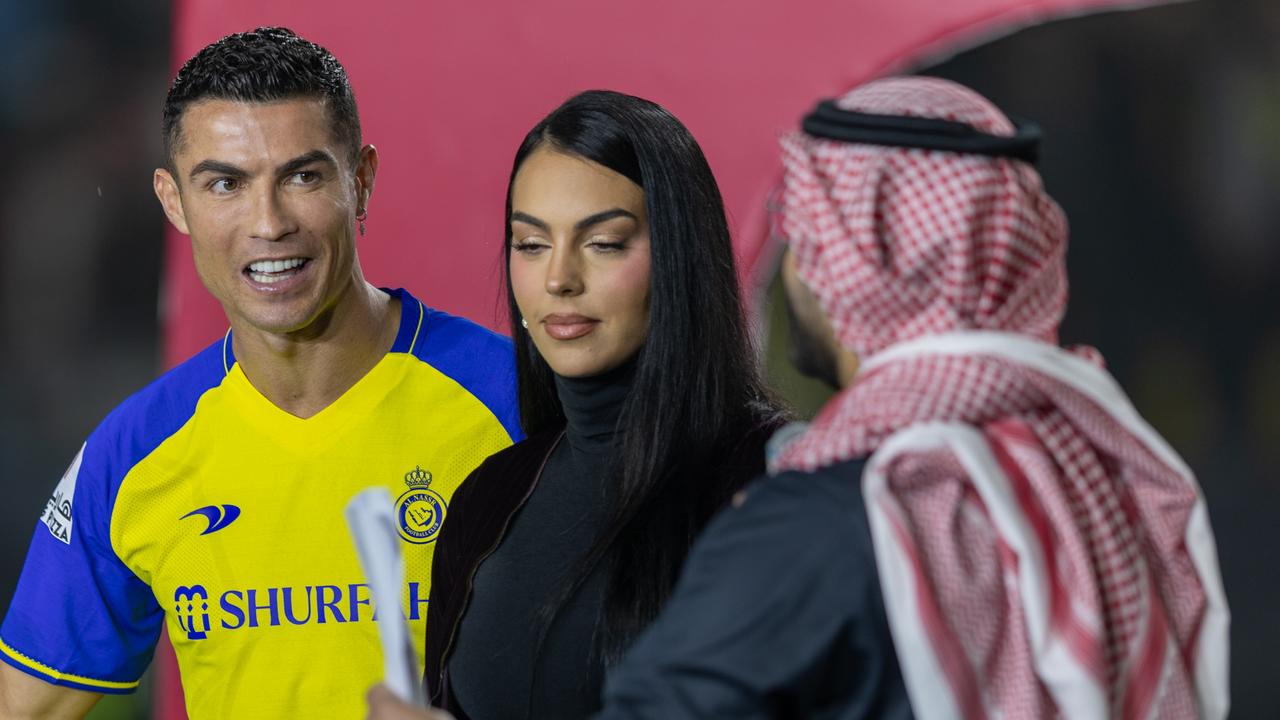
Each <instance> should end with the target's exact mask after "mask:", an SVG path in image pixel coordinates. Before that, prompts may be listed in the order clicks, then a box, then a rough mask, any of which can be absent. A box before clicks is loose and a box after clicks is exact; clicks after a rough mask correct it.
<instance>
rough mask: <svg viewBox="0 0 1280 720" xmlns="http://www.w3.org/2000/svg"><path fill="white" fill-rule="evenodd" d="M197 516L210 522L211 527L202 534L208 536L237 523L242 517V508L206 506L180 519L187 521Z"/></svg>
mask: <svg viewBox="0 0 1280 720" xmlns="http://www.w3.org/2000/svg"><path fill="white" fill-rule="evenodd" d="M197 515H198V516H201V517H203V518H205V519H206V520H208V521H209V527H207V528H205V530H204V532H202V533H200V534H201V535H208V534H209V533H214V532H218V531H219V530H221V529H222V528H224V527H226V526H228V525H230V524H231V523H233V522H235V521H236V518H238V517H240V508H238V507H236V506H235V505H206V506H205V507H202V508H196V509H195V510H192V511H191V512H189V513H187V514H186V515H183V516H182V517H180V518H178V519H179V520H186V519H187V518H189V517H194V516H197Z"/></svg>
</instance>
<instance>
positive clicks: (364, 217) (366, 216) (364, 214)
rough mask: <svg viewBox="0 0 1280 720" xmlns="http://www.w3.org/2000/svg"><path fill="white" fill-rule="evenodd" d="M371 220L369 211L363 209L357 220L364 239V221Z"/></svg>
mask: <svg viewBox="0 0 1280 720" xmlns="http://www.w3.org/2000/svg"><path fill="white" fill-rule="evenodd" d="M368 219H369V209H368V208H361V209H360V213H359V214H358V215H356V220H359V221H360V237H364V221H365V220H368Z"/></svg>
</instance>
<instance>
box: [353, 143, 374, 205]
mask: <svg viewBox="0 0 1280 720" xmlns="http://www.w3.org/2000/svg"><path fill="white" fill-rule="evenodd" d="M377 175H378V148H376V147H374V146H372V145H365V146H364V147H362V148H360V157H359V159H358V160H356V212H357V214H358V213H360V212H361V211H366V210H368V209H369V198H370V197H372V196H373V181H374V179H375V178H376V177H377Z"/></svg>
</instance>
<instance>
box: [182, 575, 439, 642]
mask: <svg viewBox="0 0 1280 720" xmlns="http://www.w3.org/2000/svg"><path fill="white" fill-rule="evenodd" d="M405 589H406V590H407V594H408V600H409V605H408V611H409V612H408V618H409V620H419V619H421V618H423V617H425V615H426V609H427V608H426V606H427V597H426V592H425V591H426V588H424V587H423V584H422V583H418V582H411V583H408V584H407V586H406V588H405ZM210 597H213V595H212V594H211V593H210V592H209V590H208V589H207V588H206V587H205V586H204V585H189V586H188V585H183V586H180V587H179V588H177V589H176V590H175V591H174V593H173V605H174V608H173V609H174V613H175V614H176V615H177V618H178V626H179V627H181V628H182V630H183V632H185V633H186V635H187V639H188V640H205V639H207V638H208V637H209V635H210V634H211V633H212V634H218V633H221V632H224V631H227V632H230V631H244V630H253V629H257V628H267V627H288V626H296V625H327V624H337V623H351V622H371V621H376V620H377V619H378V613H377V609H376V608H374V607H373V596H372V593H371V592H370V591H369V586H368V585H367V584H365V583H348V584H345V585H305V586H294V587H263V588H242V589H235V590H226V591H224V592H222V593H221V594H220V595H217V601H216V603H214V602H211V601H210V599H209V598H210Z"/></svg>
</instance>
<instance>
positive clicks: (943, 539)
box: [774, 78, 1228, 720]
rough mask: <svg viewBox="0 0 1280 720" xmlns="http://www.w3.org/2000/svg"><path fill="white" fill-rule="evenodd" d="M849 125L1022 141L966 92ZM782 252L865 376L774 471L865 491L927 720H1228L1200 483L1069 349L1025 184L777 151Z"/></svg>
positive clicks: (889, 152) (1054, 240)
mask: <svg viewBox="0 0 1280 720" xmlns="http://www.w3.org/2000/svg"><path fill="white" fill-rule="evenodd" d="M838 104H839V105H840V106H841V107H844V108H845V109H849V110H857V111H861V112H865V113H876V114H884V115H911V116H919V117H931V118H943V119H948V120H954V121H959V122H964V123H967V124H969V125H971V126H974V127H976V128H978V129H980V130H983V131H985V132H988V133H991V134H997V135H1011V134H1013V131H1014V128H1013V126H1012V124H1011V123H1010V122H1009V121H1008V119H1006V118H1005V117H1004V116H1003V115H1002V114H1001V113H1000V112H999V111H998V110H997V109H996V108H995V107H994V106H993V105H991V104H990V103H989V102H987V101H986V100H985V99H983V98H982V97H980V96H979V95H977V94H976V93H973V92H972V91H970V90H968V89H966V88H963V87H961V86H958V85H955V84H954V83H950V82H946V81H942V80H937V79H932V78H895V79H887V80H881V81H877V82H873V83H870V84H868V85H865V86H863V87H861V88H859V89H857V90H854V91H853V92H851V93H849V94H848V95H846V96H845V97H844V98H842V99H841V100H840V101H838ZM782 145H783V160H784V165H785V168H786V175H785V179H784V186H783V197H782V203H783V218H782V229H783V232H784V233H785V235H786V236H787V237H788V238H789V241H790V246H791V251H792V254H793V255H794V256H795V260H796V268H797V272H798V273H799V275H800V277H801V278H802V279H803V280H804V281H805V283H806V284H807V285H808V286H809V287H810V288H811V289H812V290H813V292H814V294H815V295H816V296H817V298H818V300H819V302H820V303H821V304H822V307H823V310H824V311H825V313H826V315H827V317H828V318H829V319H830V320H831V323H832V327H833V329H834V330H835V333H836V336H837V339H838V340H839V342H841V343H842V344H843V345H844V347H846V348H848V349H850V350H852V351H854V352H855V353H857V354H858V356H859V357H860V358H861V359H862V367H861V369H860V371H859V373H858V375H857V377H856V378H855V380H854V382H853V383H852V385H850V386H849V387H848V388H846V389H845V390H844V391H843V392H842V393H841V394H840V395H838V396H837V397H836V398H834V399H833V400H832V401H831V402H830V403H829V404H828V405H827V406H826V407H824V408H823V410H822V412H821V414H820V415H819V416H818V418H817V419H816V420H815V421H814V422H813V424H812V425H811V426H810V428H809V429H808V430H807V431H806V432H805V434H804V435H802V436H801V437H799V438H798V439H797V440H796V441H795V442H793V443H792V444H791V445H789V446H788V447H787V448H786V449H785V450H784V451H783V452H782V454H781V455H780V456H779V457H778V458H777V459H776V460H775V462H774V469H775V470H782V469H799V470H813V469H816V468H818V467H822V466H826V465H830V464H834V463H836V462H840V461H843V460H848V459H853V458H857V457H865V456H868V455H870V456H871V459H870V460H869V461H868V464H867V470H866V472H865V474H864V476H863V490H864V494H865V496H866V499H867V503H866V504H867V512H868V517H869V519H870V522H871V527H872V534H873V539H874V544H875V548H876V557H877V565H878V572H879V575H880V577H881V581H882V583H881V584H882V586H883V588H884V594H885V601H886V610H887V612H888V615H889V620H890V625H891V629H892V631H893V636H894V643H895V646H896V647H897V650H898V654H899V658H900V662H901V665H902V669H903V675H904V678H905V680H906V683H907V688H908V692H909V694H910V697H911V700H912V706H913V709H914V710H915V712H916V714H917V716H919V717H922V718H943V717H954V718H965V719H966V720H969V719H973V718H987V717H991V718H999V717H1004V718H1023V717H1036V718H1038V717H1067V718H1111V717H1115V718H1126V719H1129V718H1134V719H1137V718H1142V719H1145V718H1157V717H1158V718H1189V717H1209V718H1220V717H1224V716H1225V715H1226V712H1227V707H1228V691H1227V623H1228V616H1227V608H1226V601H1225V597H1224V595H1223V591H1222V584H1221V578H1220V576H1219V572H1218V568H1217V555H1216V550H1215V548H1214V542H1213V536H1212V532H1211V531H1210V529H1209V525H1208V517H1207V513H1206V511H1205V508H1204V503H1203V499H1202V497H1201V494H1200V492H1199V489H1198V486H1197V484H1196V481H1195V478H1194V476H1193V475H1192V473H1191V471H1190V470H1189V469H1188V468H1187V467H1186V465H1185V464H1184V463H1183V462H1182V460H1181V459H1179V458H1178V456H1177V454H1176V453H1175V452H1174V451H1173V450H1172V449H1171V448H1169V447H1168V445H1167V444H1166V443H1165V442H1164V441H1163V440H1162V439H1161V438H1160V437H1159V435H1158V434H1156V433H1155V432H1154V430H1152V429H1151V428H1150V426H1148V425H1147V424H1146V423H1145V422H1144V421H1143V420H1142V418H1141V417H1139V416H1138V414H1137V413H1136V411H1134V410H1133V407H1132V406H1131V405H1130V404H1129V402H1128V400H1127V398H1126V397H1125V396H1124V393H1123V392H1122V391H1121V390H1120V388H1119V387H1118V386H1117V385H1116V384H1115V382H1114V380H1112V379H1111V377H1110V376H1109V375H1108V374H1107V373H1106V372H1105V371H1104V370H1103V369H1102V367H1101V358H1100V356H1098V355H1097V353H1096V352H1095V351H1092V350H1090V349H1085V350H1078V351H1075V352H1067V351H1065V350H1062V349H1060V348H1059V347H1057V344H1056V343H1057V327H1058V323H1059V321H1060V320H1061V318H1062V315H1063V312H1064V311H1065V306H1066V294H1067V289H1066V288H1067V283H1066V270H1065V250H1066V237H1067V229H1066V221H1065V218H1064V216H1063V213H1062V211H1061V209H1060V208H1059V207H1058V206H1057V204H1056V203H1054V201H1053V200H1052V199H1050V198H1049V196H1048V195H1047V194H1046V193H1045V192H1044V190H1043V188H1042V186H1041V182H1040V178H1039V176H1038V174H1037V173H1036V172H1035V170H1034V169H1033V168H1032V167H1031V166H1029V165H1027V164H1025V163H1023V162H1020V161H1016V160H1009V159H1003V158H990V157H985V156H979V155H968V154H958V153H950V152H941V151H927V150H916V149H906V148H892V147H881V146H874V145H863V144H848V143H842V142H837V141H831V140H824V139H818V138H814V137H810V136H808V135H805V134H803V133H793V134H791V135H788V136H786V137H785V138H784V139H783V142H782Z"/></svg>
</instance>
